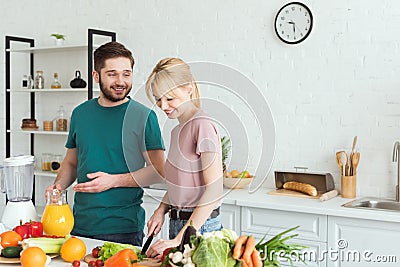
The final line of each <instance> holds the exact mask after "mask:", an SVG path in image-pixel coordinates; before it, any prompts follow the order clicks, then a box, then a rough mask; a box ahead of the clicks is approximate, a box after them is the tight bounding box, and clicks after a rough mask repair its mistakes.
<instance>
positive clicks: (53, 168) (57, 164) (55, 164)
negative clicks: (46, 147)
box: [50, 155, 62, 172]
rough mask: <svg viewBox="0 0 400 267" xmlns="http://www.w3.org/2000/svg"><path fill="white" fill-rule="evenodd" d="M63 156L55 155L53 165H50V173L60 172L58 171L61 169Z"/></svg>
mask: <svg viewBox="0 0 400 267" xmlns="http://www.w3.org/2000/svg"><path fill="white" fill-rule="evenodd" d="M61 162H62V159H61V155H53V157H52V160H51V164H50V171H52V172H58V170H59V169H60V167H61Z"/></svg>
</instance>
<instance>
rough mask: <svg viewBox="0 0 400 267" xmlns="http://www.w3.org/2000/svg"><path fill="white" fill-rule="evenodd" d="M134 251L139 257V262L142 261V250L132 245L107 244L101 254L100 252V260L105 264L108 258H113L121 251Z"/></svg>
mask: <svg viewBox="0 0 400 267" xmlns="http://www.w3.org/2000/svg"><path fill="white" fill-rule="evenodd" d="M127 248H129V249H132V250H133V251H134V252H135V253H136V255H137V256H138V261H142V260H143V258H142V255H141V254H140V249H139V248H137V247H135V246H134V245H130V244H120V243H114V242H105V243H104V245H103V246H102V247H101V249H100V252H99V259H100V260H102V261H103V262H105V261H106V260H107V259H108V258H111V257H112V256H114V255H115V254H117V253H118V252H119V251H121V250H124V249H127Z"/></svg>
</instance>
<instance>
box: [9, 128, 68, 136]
mask: <svg viewBox="0 0 400 267" xmlns="http://www.w3.org/2000/svg"><path fill="white" fill-rule="evenodd" d="M7 133H26V134H31V133H32V134H44V135H68V132H61V131H43V130H40V129H38V130H22V129H21V130H7Z"/></svg>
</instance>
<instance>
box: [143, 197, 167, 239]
mask: <svg viewBox="0 0 400 267" xmlns="http://www.w3.org/2000/svg"><path fill="white" fill-rule="evenodd" d="M159 205H160V200H159V199H158V198H156V197H152V196H148V195H145V196H143V203H142V207H143V208H144V210H145V211H146V220H145V222H146V223H147V222H148V221H149V219H150V217H151V215H153V212H154V211H155V210H156V209H157V208H158V206H159ZM144 232H145V235H147V225H145V226H144ZM160 238H161V239H169V216H168V214H165V221H164V225H163V226H162V228H161V232H160V233H159V234H158V235H157V236H156V237H155V238H154V240H157V239H160ZM153 242H154V241H153Z"/></svg>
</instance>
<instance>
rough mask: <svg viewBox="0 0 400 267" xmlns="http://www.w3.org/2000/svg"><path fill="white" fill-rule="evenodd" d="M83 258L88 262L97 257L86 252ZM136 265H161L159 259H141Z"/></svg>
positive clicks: (153, 266)
mask: <svg viewBox="0 0 400 267" xmlns="http://www.w3.org/2000/svg"><path fill="white" fill-rule="evenodd" d="M83 260H84V261H85V262H86V263H89V262H90V261H95V260H97V259H96V258H95V257H93V256H92V254H88V255H86V256H85V258H83ZM138 265H139V266H141V265H146V266H149V267H160V266H161V261H159V260H156V259H144V260H143V261H141V262H138Z"/></svg>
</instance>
